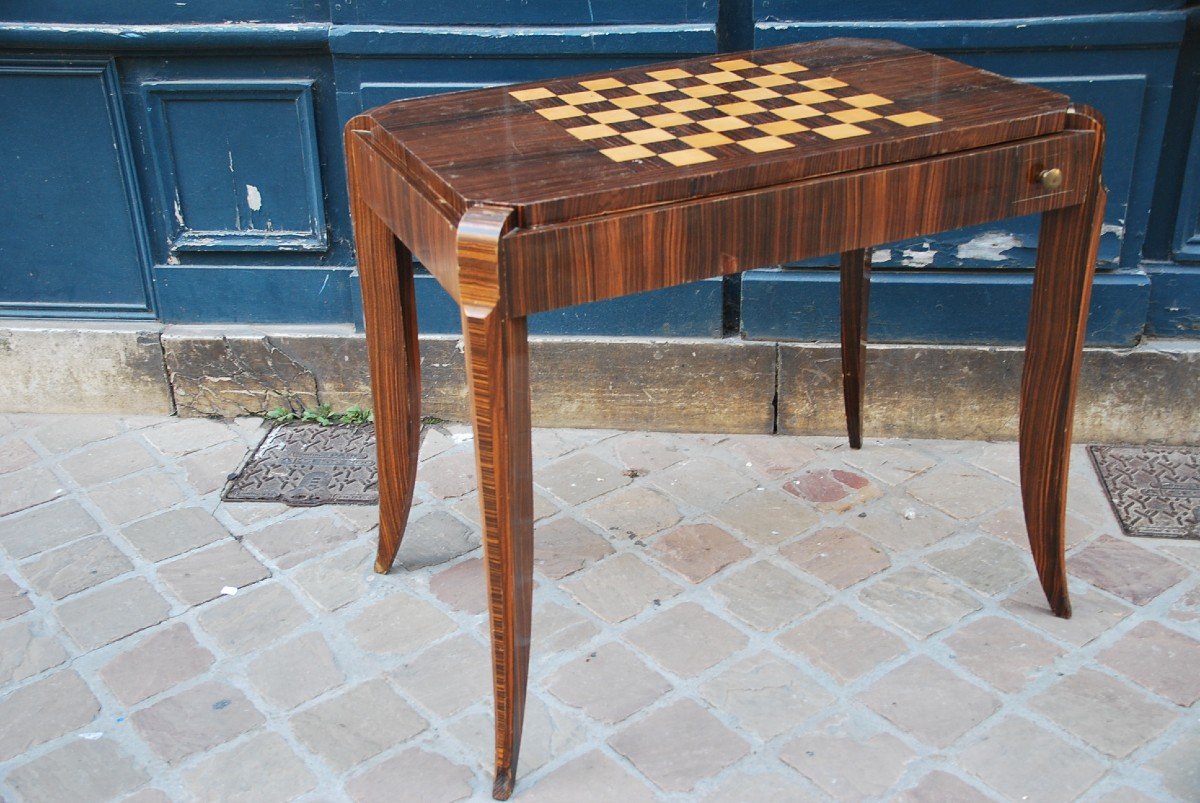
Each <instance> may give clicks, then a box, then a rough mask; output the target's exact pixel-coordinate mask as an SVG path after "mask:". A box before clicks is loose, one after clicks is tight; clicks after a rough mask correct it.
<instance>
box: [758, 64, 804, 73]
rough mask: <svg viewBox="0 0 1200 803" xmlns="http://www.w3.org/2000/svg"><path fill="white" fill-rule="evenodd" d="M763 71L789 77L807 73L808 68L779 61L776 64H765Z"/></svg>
mask: <svg viewBox="0 0 1200 803" xmlns="http://www.w3.org/2000/svg"><path fill="white" fill-rule="evenodd" d="M763 69H764V70H766V71H767V72H773V73H777V74H779V75H787V74H788V73H794V72H806V71H807V70H808V68H807V67H804V66H802V65H799V64H797V63H796V62H794V61H777V62H775V63H774V64H764V65H763Z"/></svg>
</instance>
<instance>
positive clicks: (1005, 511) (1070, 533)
mask: <svg viewBox="0 0 1200 803" xmlns="http://www.w3.org/2000/svg"><path fill="white" fill-rule="evenodd" d="M1066 522H1067V529H1066V533H1065V535H1066V538H1065V541H1066V546H1067V549H1070V548H1071V547H1073V546H1076V545H1078V544H1081V543H1083V542H1084V541H1086V540H1087V539H1088V538H1090V537H1091V536H1092V534H1093V533H1094V532H1095V531H1096V529H1095V527H1094V526H1093V525H1092V524H1090V523H1088V522H1087V521H1084V520H1083V519H1081V518H1080V517H1079V516H1076V515H1075V514H1074V512H1072V511H1071V509H1070V508H1068V509H1067V519H1066ZM979 529H981V530H983V531H984V532H985V533H990V534H991V535H994V536H996V537H997V538H1003V539H1004V540H1005V541H1008V542H1010V543H1012V544H1013V545H1015V546H1016V547H1017V549H1020V550H1023V551H1028V550H1029V531H1028V530H1026V529H1025V513H1024V511H1022V509H1021V505H1020V504H1019V503H1018V504H1015V505H1011V506H1008V507H1002V508H1000V509H999V510H997V511H995V512H993V513H989V514H988V515H986V516H984V517H983V518H982V519H980V520H979Z"/></svg>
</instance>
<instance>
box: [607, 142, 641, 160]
mask: <svg viewBox="0 0 1200 803" xmlns="http://www.w3.org/2000/svg"><path fill="white" fill-rule="evenodd" d="M600 152H601V153H602V154H604V155H605V156H607V157H608V158H609V159H612V160H613V161H614V162H628V161H629V160H631V159H649V158H650V157H651V156H653V155H654V151H652V150H650V149H649V148H647V147H646V146H645V145H618V146H617V147H615V148H601V149H600Z"/></svg>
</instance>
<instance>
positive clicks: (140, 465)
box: [59, 437, 157, 488]
mask: <svg viewBox="0 0 1200 803" xmlns="http://www.w3.org/2000/svg"><path fill="white" fill-rule="evenodd" d="M155 465H157V462H156V461H155V459H154V456H153V455H152V454H150V452H148V451H146V448H145V447H144V446H142V445H141V444H140V443H138V442H137V440H135V439H134V438H133V437H122V438H112V439H111V440H106V441H101V442H100V443H97V444H95V445H94V446H91V447H89V448H87V449H85V450H84V451H82V452H79V453H78V454H73V455H71V456H70V457H67V458H65V459H64V460H63V461H62V462H60V463H59V466H61V467H62V469H63V470H64V471H66V472H67V474H69V475H70V476H71V479H73V480H75V482H77V483H79V485H81V486H82V487H84V488H89V487H91V486H93V485H98V484H100V483H102V482H108V481H109V480H115V479H117V478H118V477H124V476H127V475H129V474H132V473H134V472H135V471H142V470H143V469H147V468H151V467H153V466H155Z"/></svg>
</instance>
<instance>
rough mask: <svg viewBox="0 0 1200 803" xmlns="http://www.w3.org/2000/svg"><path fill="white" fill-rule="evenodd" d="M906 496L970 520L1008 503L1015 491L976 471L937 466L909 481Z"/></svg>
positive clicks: (964, 467)
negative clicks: (907, 494)
mask: <svg viewBox="0 0 1200 803" xmlns="http://www.w3.org/2000/svg"><path fill="white" fill-rule="evenodd" d="M905 488H906V489H907V490H908V493H909V495H910V496H912V497H914V498H916V499H919V500H920V501H922V502H924V503H925V504H927V505H930V506H932V507H935V508H937V509H938V510H940V511H942V512H943V513H946V514H949V515H950V516H953V517H954V518H956V519H973V518H975V517H976V516H981V515H983V514H984V513H987V512H988V511H989V510H992V509H993V508H996V507H999V506H1000V505H1003V504H1006V503H1009V502H1011V501H1012V500H1013V496H1014V494H1016V493H1017V492H1016V491H1015V490H1014V489H1013V487H1012V486H1011V485H1008V484H1007V483H1004V482H1002V481H1000V480H997V479H995V478H994V477H991V476H989V475H988V474H986V473H984V472H982V471H980V470H979V469H974V468H969V467H967V466H958V465H941V466H937V467H936V468H933V469H930V470H929V471H927V472H925V473H924V474H922V475H921V476H920V477H917V478H916V479H914V480H912V481H911V482H909V483H908V484H907V485H906V486H905Z"/></svg>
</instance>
